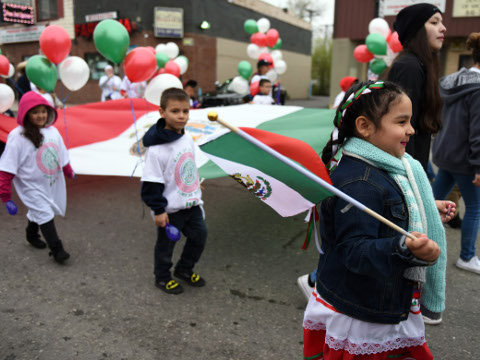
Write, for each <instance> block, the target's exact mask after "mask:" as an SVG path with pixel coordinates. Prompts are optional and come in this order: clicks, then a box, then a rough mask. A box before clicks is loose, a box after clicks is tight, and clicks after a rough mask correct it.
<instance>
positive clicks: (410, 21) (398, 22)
mask: <svg viewBox="0 0 480 360" xmlns="http://www.w3.org/2000/svg"><path fill="white" fill-rule="evenodd" d="M437 12H438V13H440V14H441V13H442V12H441V11H440V9H439V8H438V7H436V6H435V5H432V4H427V3H420V4H415V5H411V6H407V7H406V8H403V9H402V10H401V11H400V12H399V13H398V14H397V17H396V18H395V22H394V23H393V28H394V29H395V31H396V32H397V33H398V39H399V40H400V42H401V43H402V45H403V46H405V44H406V43H407V42H408V41H409V40H410V39H411V38H413V37H414V36H415V34H416V33H417V32H418V30H420V29H421V28H422V26H423V25H424V24H425V23H426V22H427V20H428V19H430V18H431V17H432V16H433V15H434V14H435V13H437Z"/></svg>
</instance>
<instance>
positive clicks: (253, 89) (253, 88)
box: [250, 81, 260, 96]
mask: <svg viewBox="0 0 480 360" xmlns="http://www.w3.org/2000/svg"><path fill="white" fill-rule="evenodd" d="M259 91H260V81H255V82H253V83H251V84H250V95H252V96H255V95H257V94H258V92H259Z"/></svg>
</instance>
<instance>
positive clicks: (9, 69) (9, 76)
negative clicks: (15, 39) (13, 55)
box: [0, 64, 15, 79]
mask: <svg viewBox="0 0 480 360" xmlns="http://www.w3.org/2000/svg"><path fill="white" fill-rule="evenodd" d="M13 75H15V68H14V67H13V65H12V64H9V68H8V75H0V76H1V77H3V78H4V79H8V78H11V77H12V76H13Z"/></svg>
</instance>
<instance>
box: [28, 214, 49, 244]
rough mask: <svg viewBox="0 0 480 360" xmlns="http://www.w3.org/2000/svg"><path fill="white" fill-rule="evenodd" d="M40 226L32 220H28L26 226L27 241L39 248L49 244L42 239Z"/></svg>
mask: <svg viewBox="0 0 480 360" xmlns="http://www.w3.org/2000/svg"><path fill="white" fill-rule="evenodd" d="M38 230H39V226H38V224H37V223H34V222H32V221H29V222H28V225H27V227H26V228H25V232H26V234H27V241H28V242H29V243H30V245H32V246H33V247H35V248H37V249H45V248H46V247H47V244H45V242H43V241H42V240H41V239H40V234H39V233H38Z"/></svg>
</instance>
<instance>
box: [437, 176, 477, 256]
mask: <svg viewBox="0 0 480 360" xmlns="http://www.w3.org/2000/svg"><path fill="white" fill-rule="evenodd" d="M474 178H475V176H474V175H461V174H455V173H452V172H449V171H446V170H443V169H439V170H438V173H437V176H436V177H435V181H434V182H433V194H434V196H435V199H437V200H443V199H445V197H446V196H447V195H448V194H449V193H450V191H451V190H452V189H453V187H454V186H455V183H457V185H458V188H459V189H460V193H461V194H462V196H463V201H464V202H465V216H464V218H463V221H462V250H461V251H460V257H461V258H462V260H464V261H468V260H470V259H471V258H472V257H474V256H475V242H476V240H477V234H478V226H479V225H480V188H479V187H477V186H475V185H474V184H473V183H472V181H473V179H474Z"/></svg>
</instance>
